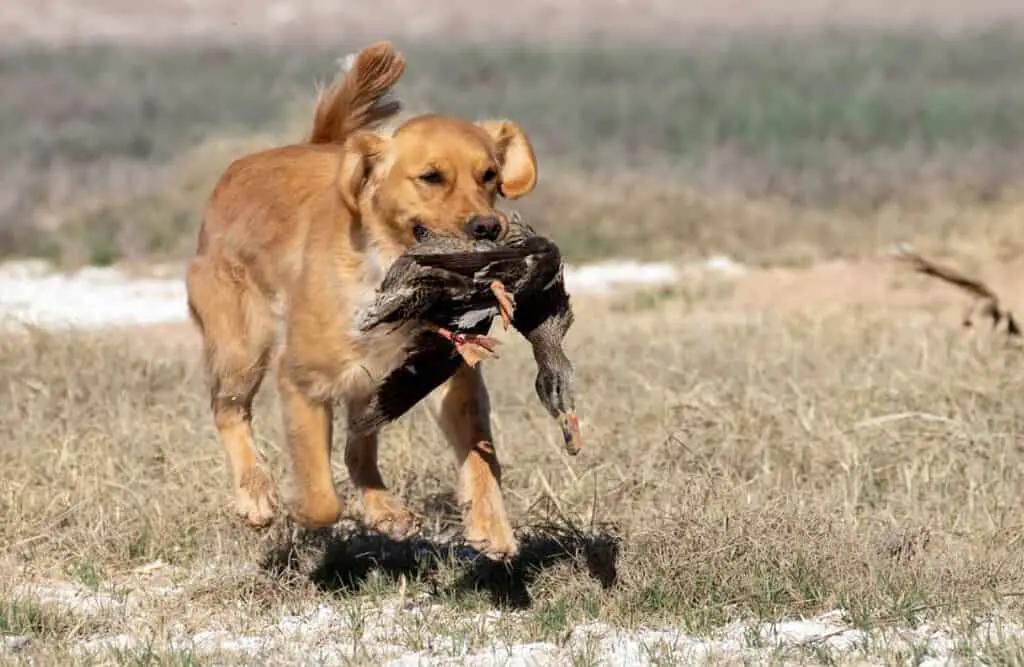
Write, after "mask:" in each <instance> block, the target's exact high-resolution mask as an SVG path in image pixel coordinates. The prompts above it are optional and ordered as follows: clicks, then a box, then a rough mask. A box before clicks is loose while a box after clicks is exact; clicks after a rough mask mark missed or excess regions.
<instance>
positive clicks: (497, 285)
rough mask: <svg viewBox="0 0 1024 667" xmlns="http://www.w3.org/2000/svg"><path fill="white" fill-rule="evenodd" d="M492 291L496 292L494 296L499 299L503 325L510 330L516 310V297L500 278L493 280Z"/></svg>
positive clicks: (499, 311) (499, 310)
mask: <svg viewBox="0 0 1024 667" xmlns="http://www.w3.org/2000/svg"><path fill="white" fill-rule="evenodd" d="M491 291H492V292H494V298H496V299H497V300H498V313H499V314H500V315H501V326H502V327H504V328H505V331H508V328H509V327H510V326H512V316H513V315H514V314H515V310H516V300H515V297H513V296H512V294H511V293H510V292H509V291H508V290H506V289H505V285H504V284H503V283H502V282H501V281H500V280H493V281H491Z"/></svg>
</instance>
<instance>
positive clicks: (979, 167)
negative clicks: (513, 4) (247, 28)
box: [0, 27, 1024, 263]
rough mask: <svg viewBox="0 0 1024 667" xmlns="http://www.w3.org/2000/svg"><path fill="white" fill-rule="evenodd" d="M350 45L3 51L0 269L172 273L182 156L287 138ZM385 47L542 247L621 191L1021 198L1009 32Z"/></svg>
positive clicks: (842, 204) (1017, 34)
mask: <svg viewBox="0 0 1024 667" xmlns="http://www.w3.org/2000/svg"><path fill="white" fill-rule="evenodd" d="M358 46H360V44H345V43H339V44H338V45H337V47H336V48H335V49H333V50H331V51H330V52H327V51H326V50H324V49H323V47H317V48H314V47H304V46H297V45H289V46H288V47H287V48H286V47H280V48H275V47H269V46H256V45H235V46H230V47H229V46H216V47H215V46H210V45H202V44H188V45H183V46H181V47H179V48H174V49H170V48H160V49H157V48H154V49H141V48H129V47H115V46H80V47H73V48H66V49H62V50H55V51H47V50H34V51H6V52H3V53H2V54H0V81H2V82H3V83H2V90H0V181H2V182H3V183H4V187H3V188H0V191H2V192H0V194H2V195H3V196H2V197H0V255H4V254H7V255H9V254H12V253H31V254H42V255H49V256H67V255H68V254H71V255H75V256H77V259H78V261H91V262H95V263H108V262H111V261H115V260H117V259H120V258H122V257H125V256H129V257H132V256H153V255H157V256H159V255H165V256H179V255H181V254H182V253H183V252H185V251H186V249H187V248H190V247H191V235H192V233H193V232H194V226H195V224H196V219H197V217H198V211H199V210H200V208H201V205H202V203H203V201H204V199H205V196H206V194H207V193H208V191H209V188H210V187H211V186H212V179H213V178H215V176H216V170H211V173H205V172H204V173H203V178H202V179H201V180H200V181H199V182H197V183H194V184H193V187H191V188H190V189H188V188H184V187H183V185H182V179H183V178H185V179H187V178H188V176H187V175H185V176H182V174H181V173H180V164H179V163H180V160H181V158H182V156H187V155H189V154H191V152H192V151H193V150H194V149H195V148H196V147H197V146H200V145H202V144H203V143H204V142H210V141H215V140H217V139H218V138H220V137H225V136H231V137H246V136H250V135H255V134H260V133H271V134H276V135H277V136H279V137H280V140H282V141H287V140H293V139H298V138H300V136H301V132H302V128H304V127H305V122H304V120H301V121H299V122H300V124H299V125H296V120H295V119H296V118H299V119H304V118H305V117H306V115H308V112H309V109H310V107H311V105H312V100H313V93H314V83H315V82H316V81H318V80H319V81H322V80H326V79H328V78H329V77H331V76H332V75H333V73H334V71H335V65H334V59H335V58H336V57H338V56H339V55H342V54H344V53H345V52H346V51H348V50H351V49H354V48H357V47H358ZM400 46H401V47H402V48H403V50H405V51H406V53H407V55H408V57H409V67H408V71H407V74H406V77H405V79H404V80H403V82H402V84H401V86H402V95H403V96H404V97H405V98H406V99H407V100H408V102H409V108H410V110H412V111H423V110H438V111H443V112H450V113H456V114H460V115H464V116H467V117H470V118H482V117H493V116H503V117H508V118H512V119H514V120H516V121H517V122H519V123H520V124H521V125H523V126H524V127H525V128H526V130H527V131H528V133H529V134H530V136H531V138H532V139H533V142H534V144H535V148H536V151H537V154H538V157H539V159H540V161H541V176H542V184H544V187H546V188H547V195H545V196H542V197H539V198H537V201H538V204H537V205H536V206H534V207H533V208H532V209H531V214H532V215H533V216H534V218H536V219H537V222H538V224H540V225H541V226H542V227H549V228H558V227H559V225H561V221H562V220H563V218H565V217H568V216H572V215H573V213H574V211H590V212H589V213H588V214H587V215H588V216H591V217H593V216H594V215H599V211H597V210H595V209H598V208H599V207H598V204H600V207H606V206H607V205H608V204H609V200H610V202H611V204H612V208H615V209H619V210H621V211H628V210H630V206H631V204H632V203H633V202H634V201H635V199H636V189H637V188H636V184H637V183H643V184H644V187H645V188H646V189H647V190H648V191H651V192H652V193H653V194H650V196H643V194H642V193H641V197H640V199H641V203H642V207H640V208H638V209H635V215H636V216H637V217H641V216H642V217H644V218H654V219H659V220H664V219H666V218H668V219H670V220H672V219H674V218H675V217H677V216H678V215H680V214H682V213H681V209H682V207H684V206H685V197H684V196H683V195H682V194H681V193H684V192H690V191H692V190H693V191H697V192H700V193H704V194H705V195H707V196H712V197H716V196H718V195H721V194H723V193H738V194H740V195H744V196H751V197H755V198H761V197H781V198H783V199H786V200H789V201H790V202H793V203H796V204H798V205H802V206H813V207H817V208H825V209H828V210H833V209H836V208H842V209H845V210H853V211H856V212H858V213H863V212H865V211H870V210H874V209H876V208H877V207H878V206H879V205H881V204H883V203H885V202H889V201H892V200H894V199H899V198H900V197H902V196H904V195H906V194H907V193H908V192H911V193H913V192H916V191H919V190H922V189H924V190H928V189H929V188H931V189H940V190H942V191H944V192H947V193H948V196H950V197H953V198H961V199H968V200H972V201H974V200H978V199H981V200H984V199H985V198H990V197H992V196H994V195H997V194H998V193H999V192H1000V191H1001V190H1002V189H1003V188H1004V187H1006V186H1009V185H1016V184H1019V183H1020V182H1021V181H1024V178H1022V177H1024V80H1022V79H1021V78H1020V76H1019V67H1018V63H1020V62H1022V61H1024V32H1022V31H1020V30H1018V29H1016V28H1013V27H992V28H988V29H983V30H982V29H979V30H974V31H970V32H964V33H957V34H953V35H950V36H940V35H937V34H933V33H928V32H925V31H916V32H915V31H908V30H902V31H881V30H876V31H865V30H860V31H855V30H845V31H831V32H829V31H825V32H823V31H816V32H812V33H801V34H789V35H780V34H771V35H769V34H750V33H744V34H731V35H724V34H723V35H715V36H705V37H692V36H690V37H687V39H686V40H685V41H682V40H681V41H680V43H679V44H676V45H672V46H669V45H667V44H665V43H660V44H651V45H647V46H637V45H632V46H630V45H623V44H618V45H604V46H600V45H594V46H582V47H568V46H567V47H564V48H559V47H557V46H533V47H526V46H518V47H517V46H496V47H493V48H482V47H471V46H465V45H460V44H446V45H441V44H401V45H400ZM223 159H224V161H225V164H226V160H227V159H228V156H223ZM174 165H178V167H179V168H176V167H175V166H174ZM571 184H576V187H570V185H571ZM524 206H527V207H529V206H530V204H529V202H524ZM622 215H623V214H622V213H616V216H617V217H622ZM577 217H579V215H578V214H577ZM47 221H49V222H47ZM750 224H753V223H750ZM661 226H662V227H663V226H664V225H661ZM584 227H586V226H584ZM57 229H59V230H60V232H59V233H58V232H57V231H56V230H57ZM675 232H676V235H677V236H678V235H684V236H685V238H684V239H683V240H684V241H692V240H694V237H693V236H692V235H693V234H694V233H695V232H694V231H693V230H688V229H687V228H686V227H685V226H683V227H682V228H679V229H676V230H675ZM572 233H573V237H574V243H575V245H576V249H575V250H574V252H575V253H577V254H578V255H579V256H580V257H583V256H588V257H594V256H601V255H608V254H612V253H613V252H614V251H615V250H617V249H621V248H622V247H623V244H624V242H625V243H626V245H627V247H629V248H630V249H632V248H633V246H638V247H639V249H640V250H641V251H642V250H643V248H644V247H646V248H652V247H657V245H658V244H657V243H655V242H654V241H653V240H652V239H650V238H649V233H648V232H647V231H646V230H645V231H644V233H643V235H642V236H643V238H640V239H636V238H633V239H630V238H629V231H628V230H627V231H624V230H618V231H611V230H609V229H608V228H607V226H605V228H602V229H601V230H600V231H599V232H594V233H587V232H586V229H583V230H576V229H574V230H573V232H572ZM183 238H184V239H187V240H182V239H183Z"/></svg>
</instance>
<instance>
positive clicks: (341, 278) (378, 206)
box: [187, 42, 537, 559]
mask: <svg viewBox="0 0 1024 667" xmlns="http://www.w3.org/2000/svg"><path fill="white" fill-rule="evenodd" d="M404 70H405V61H404V58H403V57H402V55H401V54H400V53H399V52H398V51H397V50H396V49H395V48H394V47H393V46H392V45H391V44H389V43H386V42H382V43H378V44H374V45H372V46H370V47H368V48H367V49H365V50H363V51H362V52H361V53H360V54H359V55H358V57H357V58H356V59H355V63H354V65H353V67H352V69H351V70H350V71H349V72H347V74H345V75H343V76H342V77H341V79H340V80H339V81H337V82H336V83H335V84H334V85H333V86H332V87H331V88H329V89H328V90H327V91H325V92H324V93H323V94H321V96H320V98H319V100H318V103H317V107H316V112H315V115H314V121H313V128H312V131H311V132H310V134H309V137H308V140H307V141H306V142H305V143H302V144H296V145H290V146H282V147H278V148H273V149H270V150H266V151H262V152H258V153H254V154H251V155H247V156H245V157H242V158H240V159H239V160H237V161H235V162H234V163H232V164H231V165H230V166H229V167H228V168H227V170H226V171H225V172H224V174H223V175H222V176H221V178H220V180H219V181H218V183H217V184H216V186H215V188H214V191H213V194H212V196H211V198H210V201H209V204H208V207H207V210H206V213H205V215H204V217H203V220H202V225H201V227H200V231H199V241H198V249H197V252H196V256H195V257H194V258H193V259H192V261H191V262H190V264H189V266H188V274H187V288H188V302H189V308H190V311H191V314H192V318H193V321H194V322H195V324H196V325H197V327H198V328H199V330H200V332H201V333H202V336H203V340H204V344H205V353H204V356H205V360H206V364H207V368H208V371H209V377H210V392H211V409H212V411H213V416H214V421H215V424H216V427H217V431H218V434H219V439H220V441H221V443H222V444H223V446H224V449H225V451H226V453H227V457H228V460H229V463H230V467H231V471H232V477H233V485H234V490H235V503H236V507H237V510H238V511H239V512H240V513H241V514H242V516H243V517H244V518H245V520H246V521H247V522H248V523H249V524H250V525H252V526H265V525H267V524H269V523H270V522H271V521H272V520H273V519H274V515H275V512H276V509H277V504H278V500H277V495H276V494H275V491H274V482H273V480H272V477H271V474H270V472H269V471H268V469H267V466H266V465H265V463H264V462H263V461H262V460H261V458H260V456H259V454H258V453H257V451H256V449H255V447H254V442H253V432H252V419H251V409H252V402H253V396H254V395H255V393H256V391H257V390H258V389H259V386H260V383H261V382H262V380H263V378H264V376H265V374H266V372H267V370H268V369H269V368H270V367H271V366H274V368H275V371H276V373H275V375H276V377H277V382H278V388H279V391H280V397H281V403H282V411H283V418H284V423H285V427H286V432H287V439H288V445H289V452H290V458H291V464H292V466H291V467H292V474H291V477H292V482H293V484H292V487H293V490H292V492H291V493H290V494H289V497H288V498H287V499H286V503H285V504H286V505H287V508H288V513H289V514H290V515H291V517H292V518H294V519H295V520H296V521H298V522H299V523H301V524H303V525H305V526H310V527H312V526H324V525H329V524H332V523H334V522H335V521H337V520H338V518H339V516H340V515H341V513H342V506H341V502H340V500H339V498H338V495H337V493H336V491H335V487H334V481H333V479H332V477H331V468H330V456H331V447H332V433H331V418H332V406H333V405H334V404H335V403H336V402H338V403H342V404H344V405H345V406H346V408H347V409H348V410H349V413H351V412H352V408H353V407H355V406H358V405H359V404H360V403H361V402H363V401H365V400H367V398H368V392H369V390H370V385H371V382H370V378H371V377H380V376H381V374H383V373H386V372H388V371H389V370H390V369H391V368H393V367H394V365H395V364H396V363H397V362H398V360H399V359H400V358H401V356H402V353H403V350H404V349H405V347H406V345H407V344H408V343H409V332H410V330H411V326H409V327H404V328H402V329H399V330H398V331H396V332H393V333H388V334H372V335H365V336H361V337H360V336H358V335H356V333H355V332H354V331H353V326H352V324H353V321H354V317H355V314H356V313H357V312H358V310H359V308H360V307H361V306H363V305H364V304H365V303H367V301H368V300H369V299H370V298H372V292H373V290H374V288H375V287H376V285H377V284H379V282H380V281H381V280H382V279H383V276H384V273H385V271H386V270H387V267H388V266H389V265H390V263H391V262H392V261H394V259H395V258H396V257H397V256H398V255H399V254H401V253H402V252H403V251H404V250H405V249H406V248H408V247H409V246H410V245H411V244H412V243H414V232H413V230H414V227H415V226H416V225H423V226H425V227H427V228H429V229H433V230H437V231H439V232H442V233H447V234H465V231H464V225H465V223H466V221H467V219H468V218H469V217H470V216H474V215H483V216H494V215H496V212H495V209H494V205H495V200H496V198H497V196H498V195H499V194H500V195H501V196H503V197H505V198H506V199H516V198H519V197H522V196H524V195H526V194H528V193H529V192H530V191H531V190H532V189H533V187H534V185H535V184H536V180H537V166H536V160H535V157H534V154H533V149H532V147H531V146H530V143H529V140H528V139H527V137H526V135H525V134H524V133H523V131H522V130H521V129H520V128H519V127H518V126H517V125H515V124H514V123H512V122H510V121H506V120H500V121H489V122H483V123H471V122H468V121H465V120H461V119H459V118H454V117H451V116H445V115H438V114H428V115H423V116H418V117H415V118H412V119H410V120H408V121H407V122H405V123H404V124H403V125H401V126H400V127H399V128H398V129H397V130H396V131H395V132H394V134H393V135H392V136H387V135H385V134H382V133H378V132H375V131H374V128H375V126H376V125H377V124H378V123H379V122H380V121H383V120H385V119H387V118H389V117H391V116H393V115H394V114H395V113H396V112H397V111H398V104H397V103H395V102H386V101H385V99H384V97H385V95H386V94H387V93H388V92H389V91H390V89H391V88H392V86H393V85H394V84H395V82H396V81H397V80H398V79H399V78H400V77H401V75H402V74H403V72H404ZM498 217H499V218H500V216H498ZM436 393H437V394H438V396H435V399H436V402H435V405H436V408H437V410H436V414H437V418H438V421H439V424H440V426H441V429H442V431H443V432H444V433H445V435H446V437H447V439H448V441H449V442H450V444H451V446H452V449H453V450H454V453H455V455H456V459H457V461H458V464H459V468H460V474H459V478H460V479H459V481H460V497H461V498H462V499H463V501H464V503H465V528H466V537H467V538H468V539H469V540H471V541H472V542H473V543H474V544H476V545H477V546H478V547H479V548H480V549H482V550H483V551H484V552H485V553H486V554H487V555H489V556H491V557H492V558H498V559H502V558H508V557H510V556H512V555H513V554H514V553H515V552H516V548H517V547H516V542H515V539H514V536H513V533H512V529H511V526H510V525H509V522H508V519H507V517H506V514H505V510H504V507H503V502H502V497H501V489H500V468H499V464H498V460H497V457H496V455H495V453H494V447H493V439H492V436H491V431H490V417H489V411H490V408H489V404H488V397H487V389H486V387H485V386H484V382H483V379H482V377H481V375H480V373H479V371H478V370H475V369H471V368H469V367H467V366H464V367H463V368H461V370H459V371H458V372H457V373H456V374H455V376H454V377H452V379H451V380H449V381H448V382H447V383H446V384H445V385H444V386H443V387H442V388H440V389H439V390H438V392H436ZM345 463H346V466H347V468H348V472H349V477H350V479H351V480H352V483H353V484H355V486H356V487H357V488H358V489H359V490H360V492H361V497H362V505H363V511H364V514H365V518H366V521H367V523H368V524H369V525H371V526H373V527H375V528H377V529H378V530H381V531H384V532H387V533H389V534H391V535H393V536H395V537H401V536H403V535H407V534H409V533H410V532H412V531H413V530H414V529H415V528H416V520H415V517H414V515H413V514H412V513H411V512H410V511H409V510H408V509H407V508H406V507H404V506H403V505H402V503H401V502H400V501H399V500H398V499H397V498H396V497H395V496H394V495H393V494H392V493H391V492H390V491H389V490H388V489H387V487H386V486H385V484H384V481H383V479H382V477H381V474H380V470H379V469H378V466H377V435H376V434H374V435H372V436H367V437H360V438H355V437H348V438H347V441H346V444H345Z"/></svg>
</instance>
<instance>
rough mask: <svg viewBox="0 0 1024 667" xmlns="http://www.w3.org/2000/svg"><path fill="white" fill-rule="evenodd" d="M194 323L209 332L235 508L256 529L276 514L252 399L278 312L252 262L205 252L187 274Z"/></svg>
mask: <svg viewBox="0 0 1024 667" xmlns="http://www.w3.org/2000/svg"><path fill="white" fill-rule="evenodd" d="M186 286H187V289H188V304H189V310H190V312H191V315H192V320H193V322H195V324H196V325H197V326H198V328H199V330H200V333H201V334H202V337H203V346H204V359H205V361H206V368H207V373H208V378H209V388H210V408H211V410H212V412H213V419H214V424H215V425H216V427H217V434H218V437H219V439H220V441H221V445H222V446H223V447H224V451H225V453H226V454H227V458H228V463H229V464H230V467H231V473H232V478H233V485H234V490H235V508H236V510H237V511H238V513H239V514H240V515H241V516H242V517H243V518H244V519H245V521H246V522H247V523H248V524H249V525H250V526H252V527H263V526H266V525H268V524H270V523H271V521H273V519H274V511H275V507H276V504H277V502H276V496H275V493H274V482H273V477H272V475H271V474H270V470H269V469H268V468H267V466H266V464H265V463H264V461H263V459H262V457H261V456H260V455H259V452H257V451H256V445H255V442H254V439H253V430H252V402H253V398H254V397H255V395H256V392H257V391H258V390H259V388H260V384H261V382H262V381H263V377H264V375H266V371H267V366H268V363H269V357H270V353H271V349H272V348H273V345H274V338H275V336H274V316H273V313H272V311H271V309H270V304H269V303H268V301H267V299H266V298H265V297H264V296H263V295H262V294H261V293H260V292H259V289H258V288H257V286H256V285H255V283H253V282H252V280H251V278H250V276H249V275H248V273H247V272H246V270H245V267H243V266H241V265H240V264H237V263H232V262H230V261H227V260H221V261H219V262H218V261H216V260H214V259H213V258H211V257H209V256H206V255H203V256H199V257H197V258H195V259H194V260H192V262H191V263H190V264H189V267H188V273H187V276H186Z"/></svg>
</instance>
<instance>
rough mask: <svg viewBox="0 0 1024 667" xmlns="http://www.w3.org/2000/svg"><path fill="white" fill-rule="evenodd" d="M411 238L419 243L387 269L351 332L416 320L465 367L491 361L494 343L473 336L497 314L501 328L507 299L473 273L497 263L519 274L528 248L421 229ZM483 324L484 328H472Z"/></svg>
mask: <svg viewBox="0 0 1024 667" xmlns="http://www.w3.org/2000/svg"><path fill="white" fill-rule="evenodd" d="M417 239H418V240H419V243H418V244H417V245H415V246H413V247H412V248H410V249H409V250H407V251H406V252H405V253H403V254H402V255H401V256H400V257H399V258H398V259H397V260H395V262H394V263H393V264H392V265H391V267H390V268H389V269H388V272H387V274H386V275H385V276H384V280H383V281H382V282H381V284H380V287H378V289H377V294H376V298H375V299H374V301H373V303H371V304H370V305H369V307H367V308H366V309H365V310H364V311H363V312H362V313H361V314H360V315H359V317H358V318H357V321H356V328H357V329H358V330H359V331H363V332H365V331H369V330H370V329H373V328H374V327H377V326H381V325H383V324H394V325H398V324H401V323H403V322H407V321H410V320H419V321H421V322H423V323H424V326H426V327H427V328H428V329H430V330H431V331H433V332H434V333H436V334H438V335H440V336H441V337H442V338H445V339H447V340H449V341H451V343H453V344H454V345H455V350H456V352H458V353H459V355H460V356H461V357H462V358H463V359H464V360H465V362H466V363H467V364H469V365H470V366H476V365H477V364H478V363H480V362H481V361H483V360H484V359H492V358H495V357H496V356H497V354H496V352H495V348H496V347H497V346H498V345H499V344H500V341H498V340H496V339H494V338H491V337H489V336H486V335H484V334H483V333H474V332H475V331H477V330H478V329H482V330H483V331H484V332H486V330H487V329H489V328H490V324H491V322H492V321H493V319H494V317H495V316H499V315H500V316H501V317H502V321H503V322H504V323H506V329H507V328H508V323H510V322H511V314H510V312H508V309H509V308H511V307H512V305H511V303H512V299H511V297H510V296H509V295H508V293H507V291H506V289H505V288H504V285H503V284H502V283H501V281H500V278H497V277H494V278H491V279H489V280H487V279H485V277H484V276H482V275H480V276H478V275H477V274H478V273H479V269H481V268H485V267H487V266H489V264H490V263H500V265H501V266H502V267H503V268H504V269H505V271H504V272H505V273H507V272H508V271H509V270H511V269H513V268H514V267H519V270H522V266H523V262H524V261H526V260H528V259H529V255H530V252H531V248H530V247H528V246H525V245H524V246H517V247H510V246H509V247H502V246H500V245H499V244H498V243H496V242H494V241H481V240H466V239H461V238H456V237H450V236H441V235H438V234H433V233H431V232H429V231H427V230H425V229H421V230H418V233H417ZM484 258H486V259H484ZM497 273H498V274H500V273H502V272H497ZM485 323H486V327H478V326H477V325H483V324H485Z"/></svg>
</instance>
